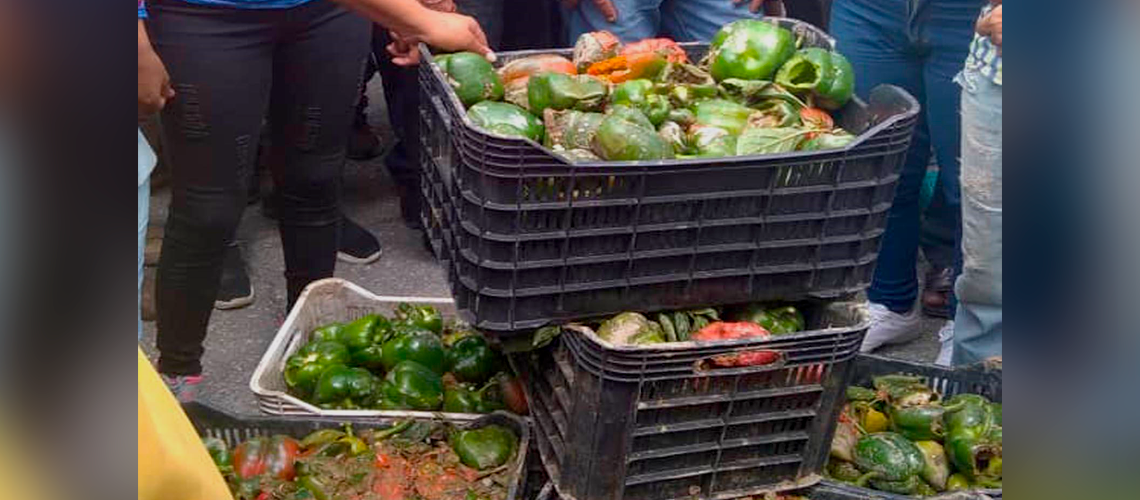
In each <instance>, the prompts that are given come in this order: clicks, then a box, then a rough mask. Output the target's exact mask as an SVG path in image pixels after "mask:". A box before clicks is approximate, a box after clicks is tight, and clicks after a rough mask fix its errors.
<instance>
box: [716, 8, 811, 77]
mask: <svg viewBox="0 0 1140 500" xmlns="http://www.w3.org/2000/svg"><path fill="white" fill-rule="evenodd" d="M795 51H796V42H795V39H794V37H793V36H792V32H791V31H788V30H786V29H784V28H781V27H779V26H776V25H774V24H771V23H767V22H764V21H760V20H756V19H741V20H738V21H733V22H731V23H729V24H727V25H725V26H724V27H722V28H721V29H720V31H718V32H717V33H716V35H714V36H713V39H712V43H711V44H710V45H709V58H710V60H711V61H712V62H711V64H710V66H709V72H710V73H712V77H713V78H715V79H716V80H717V81H718V82H719V81H723V80H725V79H728V78H741V79H744V80H767V79H769V78H770V77H771V76H772V74H773V73H775V72H776V69H777V68H779V67H780V65H782V64H784V61H787V60H788V58H790V57H792V54H794V53H795Z"/></svg>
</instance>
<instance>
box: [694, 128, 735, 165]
mask: <svg viewBox="0 0 1140 500" xmlns="http://www.w3.org/2000/svg"><path fill="white" fill-rule="evenodd" d="M714 128H715V127H714ZM738 140H739V137H737V136H735V135H722V136H718V137H714V138H713V139H712V140H710V141H708V142H706V143H703V145H702V144H700V143H698V146H697V156H698V157H701V158H722V157H725V156H736V149H737V141H738Z"/></svg>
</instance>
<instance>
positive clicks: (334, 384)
mask: <svg viewBox="0 0 1140 500" xmlns="http://www.w3.org/2000/svg"><path fill="white" fill-rule="evenodd" d="M378 384H379V379H377V378H376V376H375V375H373V374H372V372H370V371H368V370H366V369H364V368H349V367H347V366H345V365H333V366H330V367H329V368H328V369H326V370H325V371H324V372H323V373H321V377H320V378H319V379H317V386H316V388H315V389H313V402H314V403H316V404H317V405H319V406H321V407H322V408H329V409H358V408H364V407H367V406H369V405H371V404H372V401H373V397H374V395H375V392H376V389H377V386H378Z"/></svg>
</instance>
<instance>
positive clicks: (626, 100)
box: [610, 79, 670, 126]
mask: <svg viewBox="0 0 1140 500" xmlns="http://www.w3.org/2000/svg"><path fill="white" fill-rule="evenodd" d="M610 103H611V104H615V105H618V104H620V105H626V106H632V107H635V108H637V109H639V110H641V112H642V113H644V114H645V116H646V118H649V122H650V123H652V124H653V125H654V126H657V125H660V124H661V122H663V121H665V118H666V117H668V115H669V109H670V107H669V101H668V99H666V98H665V97H664V96H660V95H657V94H656V93H654V85H653V82H652V81H649V80H645V79H638V80H630V81H628V82H622V83H621V84H619V85H618V86H616V87H614V90H613V95H612V96H611V97H610Z"/></svg>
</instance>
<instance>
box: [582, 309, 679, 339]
mask: <svg viewBox="0 0 1140 500" xmlns="http://www.w3.org/2000/svg"><path fill="white" fill-rule="evenodd" d="M597 333H598V337H600V338H601V339H602V340H605V341H608V342H610V343H613V344H618V345H621V344H645V343H653V342H654V341H658V339H660V341H664V336H663V335H662V334H661V325H659V324H657V323H656V322H653V321H650V320H649V318H646V317H645V316H644V315H642V314H641V313H636V312H624V313H621V314H618V315H617V316H614V317H612V318H610V319H608V320H606V321H605V322H604V323H602V325H601V326H600V327H598V332H597Z"/></svg>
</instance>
